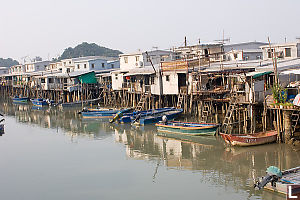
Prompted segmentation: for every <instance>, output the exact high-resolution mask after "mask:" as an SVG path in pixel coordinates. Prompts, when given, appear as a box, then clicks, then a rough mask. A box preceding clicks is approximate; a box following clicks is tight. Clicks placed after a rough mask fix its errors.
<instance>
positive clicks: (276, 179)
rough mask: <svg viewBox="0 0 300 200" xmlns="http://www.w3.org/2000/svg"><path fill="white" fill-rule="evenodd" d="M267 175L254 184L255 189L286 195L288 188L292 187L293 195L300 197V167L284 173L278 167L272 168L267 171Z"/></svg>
mask: <svg viewBox="0 0 300 200" xmlns="http://www.w3.org/2000/svg"><path fill="white" fill-rule="evenodd" d="M274 169H275V170H274ZM266 173H267V175H266V176H265V177H261V178H259V180H258V181H257V182H256V184H254V187H255V188H258V189H262V188H264V189H267V190H271V191H274V192H279V193H281V194H285V195H286V194H287V191H288V186H292V188H293V189H292V190H291V193H292V195H293V196H295V195H296V196H298V197H300V166H299V167H296V168H292V169H288V170H285V171H283V172H281V171H280V169H278V168H277V167H274V166H271V167H269V168H268V169H267V171H266Z"/></svg>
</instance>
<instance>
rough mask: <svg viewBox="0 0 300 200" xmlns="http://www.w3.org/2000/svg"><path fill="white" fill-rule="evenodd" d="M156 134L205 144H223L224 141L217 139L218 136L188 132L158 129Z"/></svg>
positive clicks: (217, 145) (216, 145) (218, 145)
mask: <svg viewBox="0 0 300 200" xmlns="http://www.w3.org/2000/svg"><path fill="white" fill-rule="evenodd" d="M156 135H157V136H161V137H166V138H173V139H177V140H182V141H189V142H194V143H198V144H203V145H214V146H215V147H221V146H222V143H221V142H220V141H219V140H217V138H216V137H199V136H196V135H187V134H181V133H176V132H173V133H171V132H164V131H163V132H160V131H158V132H157V133H156Z"/></svg>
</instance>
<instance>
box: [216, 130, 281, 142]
mask: <svg viewBox="0 0 300 200" xmlns="http://www.w3.org/2000/svg"><path fill="white" fill-rule="evenodd" d="M220 135H221V136H222V138H223V139H224V141H225V142H226V143H227V144H230V145H232V146H254V145H260V144H267V143H272V142H275V141H276V139H277V131H275V130H273V131H267V132H261V133H256V134H253V135H248V134H224V133H220Z"/></svg>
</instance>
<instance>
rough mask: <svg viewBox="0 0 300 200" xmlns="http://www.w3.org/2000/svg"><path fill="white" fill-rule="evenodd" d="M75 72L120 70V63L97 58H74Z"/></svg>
mask: <svg viewBox="0 0 300 200" xmlns="http://www.w3.org/2000/svg"><path fill="white" fill-rule="evenodd" d="M73 62H74V65H75V68H74V71H99V70H109V69H116V68H119V61H110V62H108V61H107V60H105V59H103V58H99V57H97V56H89V57H83V58H73Z"/></svg>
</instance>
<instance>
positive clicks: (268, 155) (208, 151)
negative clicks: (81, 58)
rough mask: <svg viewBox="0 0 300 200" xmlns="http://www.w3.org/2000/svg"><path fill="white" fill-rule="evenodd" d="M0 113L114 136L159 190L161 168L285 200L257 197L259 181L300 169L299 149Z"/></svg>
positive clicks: (77, 133)
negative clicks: (146, 167) (145, 165)
mask: <svg viewBox="0 0 300 200" xmlns="http://www.w3.org/2000/svg"><path fill="white" fill-rule="evenodd" d="M0 109H1V110H0V112H3V113H5V115H8V116H14V117H15V118H16V120H17V122H18V123H24V124H25V123H26V124H31V125H35V126H39V127H42V128H50V129H55V130H57V131H59V132H61V133H64V134H66V135H68V136H70V138H71V140H72V141H76V140H75V139H78V138H79V137H88V138H92V139H105V138H107V137H109V136H110V135H112V134H113V133H114V139H115V141H116V142H117V143H122V144H124V145H125V149H126V155H127V157H129V158H132V159H138V160H147V161H149V162H151V163H154V164H153V166H154V167H153V171H152V174H151V176H152V181H153V183H155V184H157V182H158V181H157V180H158V178H159V177H160V176H161V174H160V170H161V168H167V169H173V170H176V171H192V172H193V173H197V174H200V175H201V176H199V177H200V179H199V181H200V182H202V183H204V184H207V185H209V186H210V187H213V188H215V189H216V190H217V188H220V187H222V188H225V190H227V188H230V190H231V189H232V188H233V189H234V190H235V191H234V192H236V193H240V192H246V193H247V196H248V197H247V199H253V198H255V199H259V198H263V199H284V197H283V196H280V195H278V194H274V193H271V192H266V191H255V190H254V189H253V186H252V185H253V183H254V180H255V178H257V177H259V176H262V175H264V174H265V170H266V168H267V167H268V166H271V165H274V166H278V167H280V168H281V169H288V168H292V167H295V166H299V165H300V155H299V149H293V148H292V147H290V146H287V145H285V144H269V145H263V146H257V147H248V148H247V147H243V148H238V147H237V148H232V147H227V146H225V145H224V143H223V141H222V140H220V138H219V137H201V139H200V140H199V141H197V142H186V141H180V140H176V139H170V138H164V137H159V136H156V128H155V126H153V125H150V126H143V127H134V126H131V125H129V124H125V125H121V124H109V123H105V122H101V121H99V120H81V118H80V116H79V115H78V110H75V109H64V110H60V109H57V108H54V109H53V108H49V107H45V108H39V109H37V108H33V107H32V106H30V105H28V104H14V105H11V104H9V103H6V102H3V103H2V106H1V107H0Z"/></svg>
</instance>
